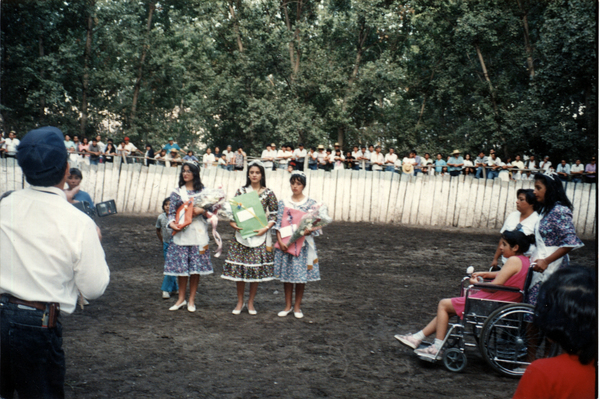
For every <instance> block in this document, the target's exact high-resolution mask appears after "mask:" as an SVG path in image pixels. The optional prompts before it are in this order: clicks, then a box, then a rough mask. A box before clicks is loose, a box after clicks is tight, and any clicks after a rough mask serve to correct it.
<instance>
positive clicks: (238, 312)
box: [231, 303, 252, 315]
mask: <svg viewBox="0 0 600 399" xmlns="http://www.w3.org/2000/svg"><path fill="white" fill-rule="evenodd" d="M245 307H246V304H245V303H244V304H242V307H241V308H240V310H237V309H233V310H232V311H231V313H232V314H235V315H238V314H240V313H242V310H244V308H245ZM250 314H252V313H250Z"/></svg>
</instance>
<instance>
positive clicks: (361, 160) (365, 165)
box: [356, 145, 371, 170]
mask: <svg viewBox="0 0 600 399" xmlns="http://www.w3.org/2000/svg"><path fill="white" fill-rule="evenodd" d="M356 160H357V161H358V166H359V168H360V169H362V170H369V169H370V167H371V153H370V152H369V151H367V147H365V146H364V145H363V146H362V147H360V154H359V155H358V156H357V157H356Z"/></svg>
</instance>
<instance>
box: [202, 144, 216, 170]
mask: <svg viewBox="0 0 600 399" xmlns="http://www.w3.org/2000/svg"><path fill="white" fill-rule="evenodd" d="M214 163H215V156H214V155H213V154H212V153H211V149H210V148H207V149H206V154H204V155H202V164H203V165H204V169H210V168H212V167H213V164H214Z"/></svg>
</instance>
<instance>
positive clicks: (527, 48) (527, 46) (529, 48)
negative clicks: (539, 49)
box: [517, 0, 535, 79]
mask: <svg viewBox="0 0 600 399" xmlns="http://www.w3.org/2000/svg"><path fill="white" fill-rule="evenodd" d="M517 3H518V4H519V9H520V10H521V11H522V12H523V38H524V39H525V51H526V52H527V69H528V70H529V76H530V77H531V79H533V78H534V77H535V70H534V68H533V47H532V46H531V40H530V39H529V23H528V22H527V13H526V12H525V11H524V10H523V5H522V4H521V0H517Z"/></svg>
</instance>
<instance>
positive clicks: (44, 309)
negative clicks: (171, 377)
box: [0, 126, 110, 398]
mask: <svg viewBox="0 0 600 399" xmlns="http://www.w3.org/2000/svg"><path fill="white" fill-rule="evenodd" d="M17 161H18V163H19V166H20V167H21V169H22V170H23V173H24V175H25V178H26V179H27V182H28V183H29V184H30V186H29V187H27V188H25V189H23V190H19V191H15V192H12V193H10V195H8V196H5V197H4V198H3V199H2V200H1V201H0V259H2V262H1V263H0V276H2V277H1V278H0V364H2V367H1V368H0V396H2V397H4V398H12V397H13V396H14V392H15V391H16V392H17V394H18V396H19V397H20V398H42V397H44V398H46V397H48V398H50V397H52V398H55V397H56V398H60V397H64V378H65V357H64V352H63V349H62V325H61V322H60V320H59V317H58V316H59V314H60V312H61V311H62V312H65V313H68V314H69V313H72V312H73V311H74V310H75V306H76V304H77V299H78V296H79V295H80V294H81V296H82V297H83V298H85V299H95V298H98V297H99V296H101V295H102V294H103V293H104V290H105V289H106V286H107V285H108V282H109V279H110V272H109V269H108V265H107V264H106V261H105V258H104V251H103V249H102V245H101V244H100V238H99V230H98V228H97V226H96V224H95V223H94V221H93V220H92V219H91V218H90V217H88V216H87V215H86V214H85V213H83V212H81V211H80V210H78V209H77V208H75V207H74V206H73V205H71V204H69V202H67V194H66V193H65V191H63V189H62V188H63V187H64V185H65V182H66V180H67V177H68V176H69V164H68V155H67V149H66V148H65V145H64V143H63V135H62V132H61V131H60V130H59V129H57V128H55V127H51V126H46V127H42V128H39V129H36V130H32V131H30V132H29V133H27V135H25V137H24V138H23V140H22V142H21V144H20V145H19V147H18V152H17ZM69 195H71V196H72V193H69ZM90 344H93V343H90ZM7 365H9V366H7Z"/></svg>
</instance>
